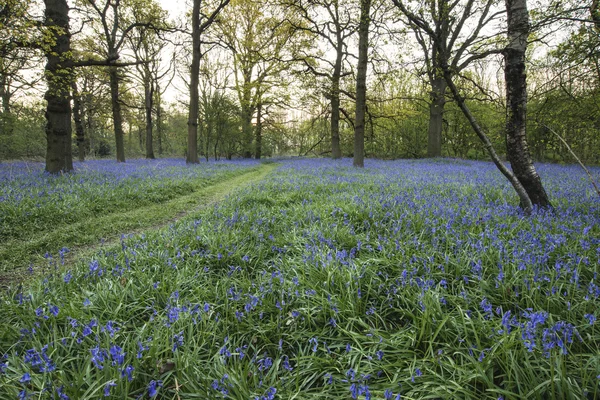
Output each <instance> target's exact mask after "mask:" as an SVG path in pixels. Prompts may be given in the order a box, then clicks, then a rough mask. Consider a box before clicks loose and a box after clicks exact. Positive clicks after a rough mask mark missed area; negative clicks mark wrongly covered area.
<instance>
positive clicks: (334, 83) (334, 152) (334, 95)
mask: <svg viewBox="0 0 600 400" xmlns="http://www.w3.org/2000/svg"><path fill="white" fill-rule="evenodd" d="M340 40H341V39H340ZM343 56H344V54H343V48H342V46H341V45H340V46H338V48H337V49H336V58H335V67H334V69H333V75H332V79H331V158H333V159H334V160H335V159H338V158H342V149H341V146H340V77H341V74H342V57H343Z"/></svg>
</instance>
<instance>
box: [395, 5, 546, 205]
mask: <svg viewBox="0 0 600 400" xmlns="http://www.w3.org/2000/svg"><path fill="white" fill-rule="evenodd" d="M393 1H394V4H396V6H397V7H398V8H399V9H400V10H401V11H402V13H403V14H404V15H405V16H406V17H407V18H408V19H409V20H410V22H411V24H413V25H414V26H417V27H419V29H421V30H422V31H423V32H425V33H426V34H427V35H428V36H429V37H430V38H431V40H432V43H434V44H435V46H437V49H438V51H439V52H441V53H445V52H450V51H451V50H452V46H450V44H453V43H454V42H453V41H450V42H449V44H448V46H446V43H445V42H444V41H443V40H442V38H441V37H440V35H439V33H438V32H436V30H435V29H434V28H433V27H431V26H430V25H429V23H428V22H427V21H426V20H425V19H424V18H422V17H421V16H419V15H417V14H416V13H414V12H412V11H410V10H408V9H407V7H406V6H405V4H404V3H403V2H402V1H401V0H393ZM468 1H469V2H470V4H473V0H468ZM468 4H469V3H468ZM524 4H525V5H526V3H521V5H520V6H521V7H522V6H523V5H524ZM489 7H491V5H490V6H488V7H487V8H484V10H483V11H482V13H481V16H480V17H479V18H478V19H477V21H478V24H477V25H476V27H475V29H473V31H472V33H470V34H469V36H468V37H467V39H466V40H465V41H464V42H463V43H462V44H461V45H460V47H459V51H457V53H456V55H455V56H454V58H453V59H452V61H450V62H449V61H448V60H446V59H445V58H444V57H441V58H440V69H441V71H442V73H443V75H444V79H445V81H446V84H447V85H448V88H449V89H450V91H451V93H452V97H453V98H454V100H455V101H456V103H457V105H458V106H459V108H460V109H461V111H462V112H463V114H464V115H465V117H466V118H467V120H468V121H469V123H470V125H471V127H472V128H473V130H474V131H475V133H476V134H477V136H478V137H479V138H480V140H481V141H482V142H483V144H484V147H485V149H486V151H487V152H488V154H489V155H490V158H491V159H492V161H493V162H494V164H495V165H496V167H497V168H498V169H499V170H500V172H501V173H502V174H503V175H504V176H505V177H506V178H507V179H508V181H509V182H510V183H511V185H512V186H513V188H514V189H515V192H516V193H517V195H518V196H519V199H520V205H521V207H522V208H523V209H524V210H526V211H530V210H531V209H532V207H533V205H534V204H535V205H538V206H544V204H541V203H540V204H538V203H535V202H534V201H536V199H535V198H530V196H529V194H528V191H527V189H525V185H527V184H528V183H529V182H528V181H524V182H521V181H520V180H519V178H518V177H517V175H516V174H515V173H513V171H511V170H510V169H508V168H507V167H506V166H505V165H504V163H503V162H502V160H501V159H500V157H499V156H498V154H497V153H496V151H495V149H494V146H493V144H492V142H491V141H490V139H489V137H488V136H487V134H486V133H485V132H484V130H483V129H482V128H481V126H480V125H479V123H478V122H477V119H476V118H475V116H474V115H473V114H472V113H471V110H470V109H469V107H468V106H467V104H466V102H465V98H464V97H463V96H461V94H460V92H459V90H458V88H457V86H456V84H455V83H454V78H455V75H456V71H457V70H458V71H460V70H462V69H464V68H465V67H466V66H468V65H469V64H470V63H471V62H473V61H475V60H480V59H483V58H485V57H487V56H489V55H491V54H500V53H502V52H504V51H505V49H506V48H507V47H506V46H498V47H495V48H492V49H488V50H483V51H474V50H473V49H470V46H471V45H472V44H473V43H479V42H481V40H482V38H481V37H479V34H480V32H481V30H482V29H483V26H484V25H485V24H484V22H485V21H487V20H488V18H486V17H485V15H487V14H488V13H489ZM525 10H526V9H525ZM525 13H526V11H525ZM470 15H471V13H470V7H465V9H464V10H463V13H462V16H460V17H459V18H461V19H466V18H468V16H470ZM492 15H494V14H492ZM521 18H522V17H521ZM513 23H515V21H513ZM516 24H517V26H518V27H519V28H515V27H514V26H513V27H512V31H511V30H510V29H509V32H510V34H509V41H511V42H514V41H515V39H516V38H519V40H522V36H521V35H522V34H523V30H522V29H523V28H522V26H523V21H522V19H517V22H516ZM509 25H510V23H509ZM525 26H526V30H527V31H528V24H526V25H525ZM461 50H462V51H461ZM467 50H471V52H472V53H471V54H469V55H468V56H467V57H465V59H461V58H462V57H457V56H458V55H462V54H464V52H466V51H467ZM516 51H519V50H516ZM523 54H524V51H523ZM522 71H524V69H523V70H522ZM516 83H517V80H513V81H511V82H510V83H509V82H507V85H509V84H510V85H513V84H516ZM508 90H513V88H510V89H507V91H508ZM517 92H518V89H517ZM521 111H523V112H524V110H521ZM518 117H519V118H520V116H518ZM514 134H515V133H514V132H511V133H507V135H514ZM528 154H529V153H528V152H527V153H525V152H522V153H520V154H519V155H518V156H517V157H518V158H519V159H521V160H523V158H521V157H525V156H527V155H528ZM509 157H511V156H509ZM529 165H530V167H531V168H533V163H531V159H529ZM513 168H514V166H513ZM517 168H519V167H517ZM534 171H535V169H534Z"/></svg>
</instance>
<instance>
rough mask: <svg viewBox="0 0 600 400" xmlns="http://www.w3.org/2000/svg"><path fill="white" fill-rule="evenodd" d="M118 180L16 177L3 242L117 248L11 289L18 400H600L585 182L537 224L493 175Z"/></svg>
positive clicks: (560, 185) (48, 267)
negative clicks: (39, 237)
mask: <svg viewBox="0 0 600 400" xmlns="http://www.w3.org/2000/svg"><path fill="white" fill-rule="evenodd" d="M114 164H116V163H114ZM114 164H112V163H111V162H108V161H107V160H105V161H103V162H102V163H98V164H97V165H94V164H93V163H89V164H88V163H87V162H86V168H88V167H87V166H89V170H85V171H84V170H81V169H80V170H79V172H77V171H76V173H74V174H69V175H68V176H64V177H51V176H48V175H44V174H39V173H38V172H35V171H34V172H27V171H26V169H23V168H13V170H12V171H8V172H6V169H2V168H0V189H2V191H1V192H0V217H2V218H3V220H0V228H2V230H0V240H2V239H3V238H9V240H16V239H17V238H20V239H23V238H28V239H27V240H34V238H35V233H36V232H37V231H39V232H50V231H52V232H54V236H56V237H62V236H61V235H62V234H58V233H56V232H63V230H64V232H69V231H68V228H67V226H71V225H74V226H79V225H78V224H84V223H85V224H87V225H81V226H80V228H78V229H80V230H79V231H77V232H76V233H74V234H73V235H71V236H69V235H67V234H64V237H66V238H69V237H74V238H77V239H78V237H79V236H80V235H86V234H87V233H88V230H91V231H94V230H98V232H100V233H98V234H97V235H96V236H95V239H94V240H92V241H91V242H90V243H89V244H87V245H75V246H73V245H72V244H73V243H75V239H69V240H71V245H70V247H71V248H74V249H75V248H77V249H80V250H77V251H73V253H76V256H74V257H73V256H72V255H71V253H68V252H66V251H61V250H60V249H61V247H60V243H58V242H56V243H55V245H56V246H57V247H55V250H54V251H59V254H58V255H56V253H53V257H52V258H47V259H44V258H43V257H42V258H40V259H39V261H38V262H36V263H35V264H34V265H35V267H34V276H32V277H30V278H28V279H27V284H26V285H22V286H21V287H19V286H17V285H13V286H12V287H10V288H8V289H6V290H3V291H0V399H14V398H23V399H27V398H38V399H56V398H60V399H67V398H69V399H78V400H93V399H98V398H100V397H102V398H107V399H109V400H110V399H115V400H116V399H133V398H139V399H142V398H143V399H155V398H156V399H173V400H175V399H177V400H184V399H234V400H237V399H239V400H247V399H253V400H279V399H303V400H304V399H306V400H313V399H314V400H324V399H359V400H367V399H373V400H375V399H377V400H397V399H412V400H417V399H465V400H499V399H503V400H530V399H535V400H538V399H539V400H542V399H586V400H592V399H600V351H599V350H598V349H600V323H599V322H597V319H598V317H600V283H599V282H598V279H599V278H598V273H600V199H598V197H597V196H596V194H595V192H594V190H593V188H591V187H590V184H589V181H588V180H587V177H586V175H585V174H584V173H583V172H582V171H581V170H580V169H579V168H578V167H576V166H564V165H551V164H540V165H537V166H536V167H537V169H538V172H539V174H540V176H541V177H542V180H543V182H544V185H545V187H546V190H547V191H548V194H549V196H550V198H551V199H552V204H553V205H554V210H553V211H548V210H533V212H532V213H531V214H530V215H526V214H525V213H523V211H522V210H521V209H520V208H519V207H518V198H517V196H516V195H515V193H514V190H513V189H512V187H511V186H510V185H509V184H508V183H507V182H506V180H505V179H504V177H503V176H502V175H501V174H500V173H499V172H498V171H497V169H496V167H495V166H494V165H493V164H492V163H489V162H475V161H466V160H454V159H435V160H394V161H382V160H370V159H369V160H366V162H365V164H366V167H365V168H354V167H352V160H351V159H342V160H327V159H294V160H279V162H278V164H277V165H273V164H267V165H263V164H260V163H257V162H247V161H243V162H242V161H236V162H223V163H203V164H201V165H199V166H186V165H185V164H184V163H183V162H182V161H164V160H153V161H136V162H135V163H134V162H132V163H129V162H128V163H127V164H128V165H117V166H115V167H114V168H113V167H111V165H112V166H114ZM80 168H83V166H80ZM110 168H113V169H112V170H110V171H109V169H110ZM128 168H129V169H130V170H127V171H123V170H124V169H128ZM18 171H25V172H23V174H22V176H17V175H16V174H17V173H18ZM99 171H100V172H99ZM592 173H593V174H594V176H596V177H598V176H600V169H598V168H593V169H592ZM2 179H4V180H2ZM186 196H192V197H191V198H187V197H186ZM171 202H173V203H171ZM114 210H119V213H117V214H114V216H110V215H107V213H108V212H109V211H114ZM163 213H167V214H163ZM157 215H163V217H161V218H160V219H159V218H157V217H156V216H157ZM82 216H85V218H83V217H82ZM94 218H95V220H96V223H95V224H91V225H90V221H93V220H94ZM146 218H148V220H146ZM125 220H128V221H129V222H123V221H125ZM139 220H142V222H140V221H139ZM17 221H19V222H22V223H21V224H17ZM86 221H87V222H86ZM143 221H147V222H143ZM119 224H122V225H119ZM57 225H60V227H58V226H57ZM96 225H98V226H99V227H96ZM109 227H110V228H111V229H114V230H112V231H111V232H113V233H112V234H110V235H109V234H106V233H102V232H103V231H102V230H103V229H108V228H109ZM120 233H134V234H133V235H120ZM54 236H53V237H54ZM32 238H33V239H32ZM99 238H107V240H106V241H105V245H104V246H99V247H96V245H95V244H96V243H98V240H99ZM119 238H120V239H119ZM4 254H5V255H4V256H6V254H7V253H4ZM69 257H72V258H69ZM35 271H40V272H42V271H43V272H44V274H43V275H42V274H36V272H35ZM103 396H104V397H103Z"/></svg>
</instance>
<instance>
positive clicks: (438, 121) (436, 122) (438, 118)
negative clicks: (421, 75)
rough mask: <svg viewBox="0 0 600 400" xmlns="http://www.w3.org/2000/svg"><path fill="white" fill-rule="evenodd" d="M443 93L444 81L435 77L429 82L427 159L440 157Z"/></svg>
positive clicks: (444, 91) (444, 97) (440, 77)
mask: <svg viewBox="0 0 600 400" xmlns="http://www.w3.org/2000/svg"><path fill="white" fill-rule="evenodd" d="M445 93H446V81H445V80H444V77H443V76H436V77H435V78H434V79H433V80H432V81H431V99H430V100H431V103H430V105H429V132H428V140H427V157H441V156H442V124H443V118H444V106H445V104H446V96H445Z"/></svg>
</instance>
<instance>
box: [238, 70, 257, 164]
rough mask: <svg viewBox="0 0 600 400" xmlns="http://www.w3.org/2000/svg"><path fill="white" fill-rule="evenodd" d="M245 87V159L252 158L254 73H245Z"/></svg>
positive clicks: (243, 106) (243, 114)
mask: <svg viewBox="0 0 600 400" xmlns="http://www.w3.org/2000/svg"><path fill="white" fill-rule="evenodd" d="M243 75H244V87H243V91H244V92H243V95H242V105H241V108H242V141H243V146H244V148H243V151H244V153H243V155H244V158H252V115H253V114H254V109H253V108H252V92H251V89H250V85H251V83H252V82H251V79H252V71H251V70H250V71H244V72H243Z"/></svg>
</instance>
